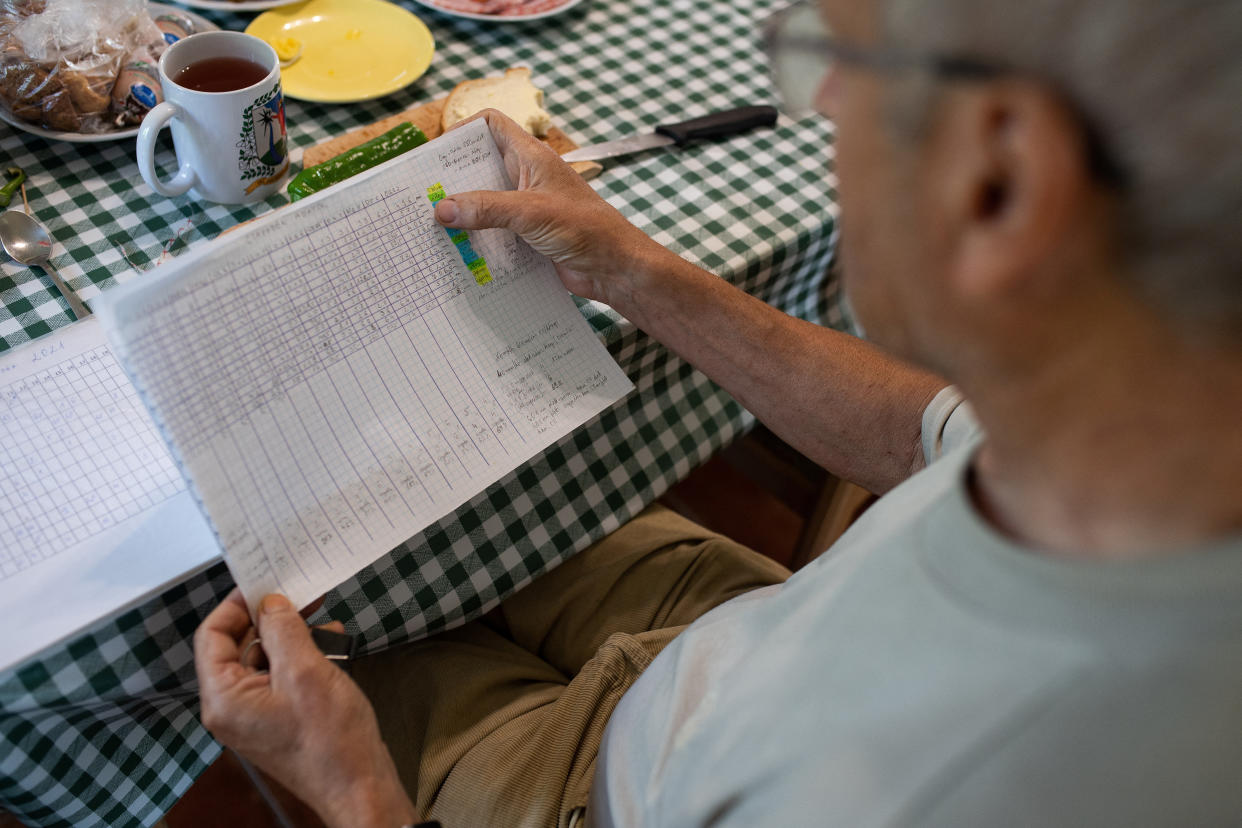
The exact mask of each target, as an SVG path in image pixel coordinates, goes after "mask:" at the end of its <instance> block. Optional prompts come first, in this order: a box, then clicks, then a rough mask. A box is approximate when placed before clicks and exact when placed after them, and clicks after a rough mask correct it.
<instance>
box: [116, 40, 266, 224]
mask: <svg viewBox="0 0 1242 828" xmlns="http://www.w3.org/2000/svg"><path fill="white" fill-rule="evenodd" d="M218 57H233V58H243V59H245V60H249V61H252V62H253V63H256V64H258V65H259V66H262V67H264V68H266V69H267V70H268V73H267V75H266V76H265V77H264V78H263V80H261V81H259V82H258V83H255V84H252V85H250V86H247V87H245V88H244V89H236V90H233V91H230V92H200V91H198V90H194V89H187V88H186V87H184V86H181V85H180V84H178V83H177V82H176V80H174V78H176V77H177V73H178V72H180V71H181V70H183V69H185V68H186V67H187V66H190V65H192V64H195V63H198V62H200V61H203V60H208V59H210V58H218ZM159 72H160V86H161V87H162V88H163V90H164V102H163V103H161V104H159V105H158V106H156V107H155V108H154V109H152V110H151V111H150V112H148V113H147V116H146V117H145V118H143V120H142V127H141V128H140V129H139V130H138V170H139V172H141V173H142V178H143V180H144V181H146V182H147V184H148V185H149V186H150V187H151V189H153V190H155V191H156V192H157V193H159V194H160V195H165V196H179V195H181V194H182V193H185V192H187V191H191V192H192V194H193V195H195V196H197V197H198V198H201V199H205V200H207V201H214V202H216V203H218V204H248V203H250V202H254V201H262V200H263V199H265V198H267V197H268V196H270V195H271V194H272V193H274V192H275V191H276V189H277V188H278V187H279V186H280V182H281V179H282V178H284V176H285V173H286V172H288V170H289V150H288V146H289V144H288V137H287V135H286V133H285V105H284V100H283V98H282V96H281V94H280V60H279V59H278V58H277V57H276V50H275V49H273V48H272V47H271V45H269V44H268V43H265V42H264V41H262V40H260V39H259V38H257V37H253V36H252V35H248V34H243V33H242V32H200V33H199V34H195V35H190V36H189V37H186V38H183V39H181V40H178V41H177V42H176V43H174V44H172V45H171V46H169V47H168V48H167V49H166V50H165V51H164V55H163V57H161V58H160V63H159ZM165 125H168V126H169V127H170V128H171V129H172V137H173V147H174V148H175V149H176V151H177V165H178V166H179V167H180V169H179V170H178V171H177V174H176V175H175V176H173V177H172V179H170V180H169V181H166V182H165V181H161V180H160V179H159V175H158V174H157V173H156V171H155V139H156V136H157V135H158V134H159V131H160V130H161V129H163V128H164V126H165Z"/></svg>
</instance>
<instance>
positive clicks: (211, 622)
mask: <svg viewBox="0 0 1242 828" xmlns="http://www.w3.org/2000/svg"><path fill="white" fill-rule="evenodd" d="M248 629H250V614H249V613H248V612H247V611H246V599H244V598H243V597H242V594H241V590H239V589H237V588H234V589H233V591H232V592H230V593H229V594H228V597H226V598H225V599H224V600H223V601H222V602H220V606H218V607H216V608H215V609H213V610H212V611H211V612H210V613H208V614H207V617H206V618H204V619H203V623H201V624H199V625H198V629H197V630H195V631H194V658H195V661H198V660H199V659H204V662H203V663H204V664H206V663H212V662H220V661H228V660H232V661H236V660H237V657H238V655H239V654H240V653H239V650H238V642H239V641H241V638H242V636H243V635H245V634H246V630H248Z"/></svg>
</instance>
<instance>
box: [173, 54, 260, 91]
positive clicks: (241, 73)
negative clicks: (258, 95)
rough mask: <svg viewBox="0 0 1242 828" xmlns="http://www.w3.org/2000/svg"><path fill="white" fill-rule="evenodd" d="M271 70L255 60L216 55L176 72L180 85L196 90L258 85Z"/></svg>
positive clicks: (231, 89)
mask: <svg viewBox="0 0 1242 828" xmlns="http://www.w3.org/2000/svg"><path fill="white" fill-rule="evenodd" d="M267 72H268V70H266V69H264V68H263V67H262V66H260V65H259V64H257V63H255V62H254V61H252V60H246V59H245V58H238V57H212V58H206V59H204V60H200V61H198V62H196V63H191V64H190V65H188V66H186V67H185V68H184V69H182V70H181V71H179V72H177V74H176V75H175V76H173V78H172V80H173V82H174V83H176V84H177V85H178V86H184V87H185V88H186V89H193V90H194V91H196V92H233V91H235V90H238V89H245V88H246V87H247V86H254V85H255V84H256V83H258V82H259V81H261V80H263V79H264V78H266V77H267Z"/></svg>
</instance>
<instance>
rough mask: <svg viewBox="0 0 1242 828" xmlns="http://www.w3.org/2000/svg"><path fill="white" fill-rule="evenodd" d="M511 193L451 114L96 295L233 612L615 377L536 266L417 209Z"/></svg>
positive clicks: (550, 433)
mask: <svg viewBox="0 0 1242 828" xmlns="http://www.w3.org/2000/svg"><path fill="white" fill-rule="evenodd" d="M508 187H510V184H509V182H508V180H507V176H506V174H505V171H504V167H503V163H502V161H501V159H500V157H499V153H498V152H497V150H496V147H495V144H494V143H493V141H492V138H491V135H490V133H488V131H487V128H486V125H485V124H484V123H483V122H482V121H479V122H476V123H472V124H467V125H465V126H463V127H461V128H459V129H457V130H453V131H451V132H450V133H448V134H446V135H445V136H444V137H442V138H440V139H437V140H436V141H434V142H431V143H429V144H427V145H425V146H423V147H420V148H418V149H416V150H413V151H411V152H410V153H407V154H406V155H403V156H401V157H400V158H398V159H394V160H393V161H390V162H388V163H386V164H384V165H382V166H380V167H378V168H376V169H375V170H372V171H370V172H369V173H364V174H363V175H361V176H358V177H356V178H354V179H350V180H349V181H348V182H346V183H345V184H344V185H336V186H335V187H333V188H331V189H330V190H328V191H326V192H324V193H321V194H319V195H317V196H314V197H312V198H310V199H307V200H305V201H302V202H299V203H298V204H295V205H293V206H291V207H288V208H285V209H283V210H281V211H280V212H278V213H276V214H275V215H273V216H271V217H270V218H268V219H267V220H266V221H265V222H263V223H261V224H259V225H257V226H255V227H252V228H248V229H245V230H242V231H240V232H239V233H237V235H236V237H235V238H229V237H227V236H226V237H225V238H224V239H223V240H221V241H220V242H217V243H216V244H214V245H213V246H211V247H209V248H207V249H205V250H203V251H201V252H199V253H197V254H195V255H193V256H191V257H188V258H187V259H185V260H183V261H179V262H176V263H174V264H173V265H171V266H168V267H167V272H164V273H161V274H159V275H158V276H157V277H155V278H154V279H150V280H135V281H134V282H131V283H129V284H128V285H126V286H125V287H123V288H120V289H118V290H117V291H116V292H115V293H114V294H112V295H111V296H110V297H109V301H108V302H107V303H106V304H105V306H104V308H103V309H102V314H101V315H102V316H103V318H104V321H105V325H106V327H107V328H108V330H109V336H110V338H111V340H112V342H113V346H114V349H115V350H116V352H117V354H118V356H119V357H120V358H121V360H122V362H123V363H124V364H125V365H126V368H127V370H128V371H129V372H130V375H131V376H132V378H133V380H134V384H135V386H136V387H137V388H138V389H139V391H140V393H141V394H142V395H143V397H144V399H145V401H146V402H147V405H148V406H149V407H150V409H151V412H152V414H153V417H154V419H155V421H156V423H157V424H158V425H159V426H160V428H161V430H162V432H163V434H164V436H165V437H166V439H167V440H168V441H169V443H170V445H171V447H172V451H173V455H174V457H176V458H177V459H178V460H179V462H180V464H181V467H182V470H183V472H184V473H185V475H186V477H187V479H188V480H189V482H190V486H191V490H192V491H193V492H195V493H196V494H197V496H198V497H199V498H200V500H201V502H202V504H203V506H204V509H205V511H206V513H207V515H208V516H209V518H210V521H211V522H212V524H213V526H214V528H215V531H216V533H217V536H218V538H219V540H220V544H221V546H222V548H223V549H224V553H225V557H226V560H227V561H228V563H229V567H230V569H231V570H232V572H233V574H234V577H235V578H236V579H237V581H238V583H239V584H240V585H241V587H242V591H243V593H244V594H245V596H246V599H247V602H248V603H249V604H250V606H251V608H252V609H253V608H254V606H255V604H256V603H257V601H258V600H260V599H261V598H262V596H263V595H264V594H266V593H268V592H282V593H284V594H286V595H288V596H289V597H290V598H291V599H292V600H293V601H294V602H295V603H296V604H298V605H299V606H304V605H306V604H307V603H309V602H310V601H312V600H313V599H315V598H316V597H318V596H319V595H321V594H323V593H324V592H325V591H327V590H328V589H330V588H332V587H334V586H336V585H337V584H338V583H340V582H341V581H343V580H344V579H346V578H347V577H349V576H351V575H352V574H354V573H355V572H356V571H357V570H358V569H360V568H362V567H364V566H366V565H367V564H369V563H371V562H373V561H374V560H375V559H377V558H378V557H380V556H381V555H383V554H384V553H386V552H388V551H389V550H391V549H392V548H394V547H395V546H396V545H398V544H399V543H401V542H403V541H405V540H407V539H408V538H410V537H412V536H413V535H415V534H416V533H417V532H419V531H420V530H422V529H423V528H425V527H426V526H428V525H429V524H431V523H432V522H434V521H435V520H437V519H439V518H441V517H443V516H445V515H447V514H448V513H450V512H451V511H452V510H454V509H455V508H457V507H458V506H460V505H462V504H463V503H465V502H466V501H467V500H469V499H470V498H472V497H474V496H475V495H477V494H479V493H480V492H482V491H483V490H484V489H485V488H486V487H487V486H489V485H490V484H492V483H494V482H495V481H497V480H499V479H500V478H501V477H503V476H504V475H506V474H508V473H509V472H511V471H512V470H513V469H515V468H516V467H517V466H519V465H520V464H521V463H522V462H524V461H526V460H528V459H530V458H531V457H533V456H534V455H535V454H537V453H538V452H540V451H542V450H543V449H545V448H546V447H548V446H549V445H551V444H552V443H554V442H555V441H556V440H558V439H560V438H561V437H563V436H565V435H566V434H568V433H569V432H570V431H572V430H573V429H574V428H576V427H577V426H579V425H581V424H582V423H584V422H586V421H587V420H589V419H590V418H592V417H594V416H596V415H598V414H599V412H600V411H602V410H603V409H604V408H606V407H607V406H609V405H611V404H612V403H614V402H615V401H616V400H618V399H620V398H621V397H623V396H624V395H625V394H626V393H628V392H629V391H630V390H631V389H632V387H633V386H632V385H631V384H630V382H629V380H628V379H627V378H626V377H625V375H624V374H623V373H622V372H621V370H620V368H619V367H618V366H617V364H616V363H615V362H614V361H613V360H612V359H611V357H609V355H608V353H607V351H606V350H604V348H603V347H602V345H601V344H600V343H599V341H598V340H597V339H596V337H595V335H594V333H593V332H592V331H591V329H590V326H589V325H588V324H587V323H586V322H585V320H584V319H583V318H582V315H581V314H580V313H579V312H578V310H577V308H576V307H575V306H574V304H573V301H572V300H571V298H570V297H569V295H568V294H567V293H566V291H565V290H564V288H563V287H562V286H561V284H560V282H559V280H558V279H557V277H556V274H555V272H554V270H553V268H552V265H551V263H550V262H548V261H547V260H546V259H545V258H543V257H542V256H539V255H538V254H536V253H534V252H533V251H532V250H531V249H530V248H529V247H527V246H526V244H525V243H524V242H522V241H520V240H519V239H517V238H516V237H515V236H513V235H512V234H510V233H507V232H504V231H500V230H488V231H473V232H471V233H469V234H468V235H466V236H463V235H461V234H454V233H450V232H448V231H446V230H445V229H444V228H443V227H441V226H440V225H439V224H437V223H436V222H435V220H434V218H433V206H432V205H433V199H435V198H437V197H438V196H439V194H440V190H441V188H442V189H443V190H444V191H447V192H449V193H453V192H463V191H467V190H474V189H505V188H508Z"/></svg>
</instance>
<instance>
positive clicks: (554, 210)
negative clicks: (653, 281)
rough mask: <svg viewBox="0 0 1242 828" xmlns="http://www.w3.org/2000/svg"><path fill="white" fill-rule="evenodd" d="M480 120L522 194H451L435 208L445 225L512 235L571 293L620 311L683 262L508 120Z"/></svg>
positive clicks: (495, 116) (494, 115) (487, 116)
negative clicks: (638, 285) (645, 281)
mask: <svg viewBox="0 0 1242 828" xmlns="http://www.w3.org/2000/svg"><path fill="white" fill-rule="evenodd" d="M475 118H482V119H483V120H484V121H486V122H487V125H488V128H489V129H490V130H491V132H492V138H493V139H494V140H495V141H496V147H497V149H499V150H500V155H501V158H502V159H503V160H504V164H505V169H506V170H507V171H508V173H509V179H510V180H511V181H513V183H514V186H516V187H517V189H516V190H512V191H506V192H493V191H490V190H477V191H474V192H467V193H455V194H451V195H450V196H449V197H448V198H445V199H443V200H441V201H440V202H439V203H438V204H437V205H436V219H437V220H438V221H439V222H440V223H441V224H443V225H445V226H447V227H454V228H460V229H463V230H477V229H481V228H486V227H503V228H505V229H506V230H511V231H512V232H514V233H516V234H517V235H519V236H521V237H522V238H523V239H525V240H526V242H527V243H528V244H530V246H531V247H533V248H534V249H535V250H537V251H539V252H540V253H542V254H543V255H545V256H547V257H548V258H549V259H551V260H552V261H553V262H555V263H556V270H557V273H558V274H559V275H560V277H561V281H562V282H563V283H564V284H565V287H566V288H568V289H569V290H570V291H572V292H574V293H576V294H578V295H579V296H584V297H586V298H588V299H598V300H600V301H602V302H605V303H607V304H609V305H612V306H614V307H620V308H624V307H625V305H626V299H627V298H628V297H629V296H630V295H631V294H632V293H633V292H634V289H635V285H634V284H633V281H634V280H635V279H636V278H641V277H642V276H643V275H645V274H649V273H652V272H654V271H658V270H659V269H660V268H661V267H668V266H671V265H672V264H673V263H678V262H680V260H679V259H678V258H677V257H676V256H675V255H674V254H673V253H671V252H669V251H668V250H666V249H664V248H663V247H661V246H660V245H659V244H657V243H656V242H654V241H652V240H651V239H650V238H649V237H648V236H647V235H646V234H644V233H643V232H642V231H641V230H639V229H638V228H636V227H634V225H632V224H630V223H629V222H628V221H626V219H625V217H624V216H622V215H621V214H620V213H619V212H617V210H616V209H614V208H613V207H612V206H610V205H609V204H608V203H607V202H606V201H604V200H603V199H602V198H600V197H599V195H597V194H596V192H595V191H594V190H593V189H591V185H589V184H587V183H586V182H585V181H583V180H582V177H581V176H580V175H578V174H577V173H576V172H574V171H573V169H572V168H571V167H570V166H569V165H568V164H566V163H565V162H563V161H561V159H560V156H558V155H557V154H556V153H555V152H553V151H552V149H551V148H550V147H548V146H547V145H546V144H544V143H542V142H540V141H539V140H537V139H536V138H535V137H534V136H532V135H530V134H528V133H527V132H526V131H525V130H523V129H522V128H521V127H520V126H518V125H517V124H516V123H514V122H513V121H512V120H510V119H509V118H508V117H506V116H505V115H503V114H501V113H500V112H497V111H496V110H494V109H489V110H486V111H484V112H481V113H479V114H478V115H476V116H474V118H470V119H468V120H475ZM670 257H671V260H670ZM661 262H663V264H661Z"/></svg>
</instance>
